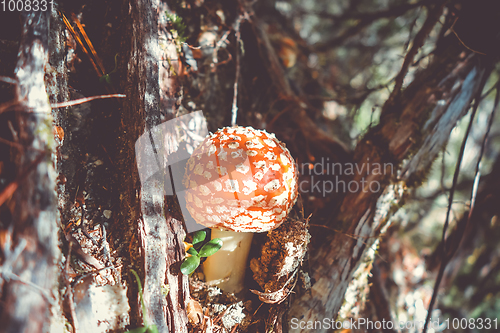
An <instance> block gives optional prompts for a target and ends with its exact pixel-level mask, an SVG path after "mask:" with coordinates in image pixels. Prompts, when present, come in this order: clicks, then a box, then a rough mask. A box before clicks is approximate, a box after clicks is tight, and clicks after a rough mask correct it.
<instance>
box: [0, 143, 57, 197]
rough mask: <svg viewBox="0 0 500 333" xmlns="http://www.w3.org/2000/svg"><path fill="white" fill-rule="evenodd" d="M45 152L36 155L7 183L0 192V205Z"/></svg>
mask: <svg viewBox="0 0 500 333" xmlns="http://www.w3.org/2000/svg"><path fill="white" fill-rule="evenodd" d="M46 156H47V155H46V153H45V152H43V153H41V154H39V155H38V157H37V158H36V159H35V160H34V161H33V162H31V164H30V165H29V166H28V167H27V168H26V170H24V171H22V172H21V173H19V175H18V176H17V177H16V179H15V180H14V181H12V182H11V183H10V184H9V185H7V186H6V187H5V188H4V189H3V191H2V192H0V206H1V205H3V203H4V202H5V201H7V200H8V199H9V198H10V197H11V196H12V194H14V192H15V191H16V190H17V188H18V187H19V184H20V183H21V182H22V181H23V180H24V179H25V178H26V177H27V176H28V175H29V174H30V173H31V172H32V171H33V170H35V168H36V167H37V166H38V164H39V163H40V162H42V160H43V159H44V158H45V157H46Z"/></svg>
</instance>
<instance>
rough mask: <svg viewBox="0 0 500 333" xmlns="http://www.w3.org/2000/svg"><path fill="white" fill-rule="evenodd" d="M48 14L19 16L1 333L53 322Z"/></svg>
mask: <svg viewBox="0 0 500 333" xmlns="http://www.w3.org/2000/svg"><path fill="white" fill-rule="evenodd" d="M49 16H50V13H49V12H37V13H36V12H35V13H33V12H32V13H23V14H22V15H21V17H22V22H23V33H22V40H21V43H20V49H19V54H18V62H17V66H16V71H15V73H16V79H17V81H18V93H19V96H18V97H19V103H18V104H17V105H16V106H15V110H16V111H17V120H18V123H17V125H18V127H17V136H18V138H19V140H18V142H17V143H19V144H20V145H22V146H23V147H24V148H23V149H21V150H18V155H17V157H16V160H17V163H18V165H17V166H18V170H20V172H19V175H21V176H22V177H19V178H17V179H16V182H17V183H18V188H17V191H16V192H15V193H14V196H13V204H14V210H13V216H12V221H13V224H12V225H11V226H10V227H9V228H8V229H6V230H4V231H3V233H4V235H3V236H4V238H3V241H2V246H3V248H2V252H3V256H4V262H3V264H2V271H1V277H2V280H1V283H2V286H1V287H2V290H3V293H2V307H1V317H0V322H2V325H1V327H0V331H2V332H12V333H14V332H16V333H17V332H48V331H49V330H50V329H51V328H53V329H55V330H59V329H61V328H62V327H56V326H53V325H55V320H56V318H57V315H56V313H57V297H55V295H57V291H56V290H55V286H56V282H57V265H56V264H57V260H58V259H59V249H58V244H57V233H56V231H57V227H56V226H57V224H56V222H57V214H56V212H57V206H56V198H55V172H54V167H53V165H52V160H51V158H50V157H51V154H50V153H51V152H52V149H53V148H54V141H53V137H52V119H51V112H50V106H49V104H48V97H47V92H46V90H45V83H44V76H45V72H44V70H45V67H46V66H47V61H48V40H49Z"/></svg>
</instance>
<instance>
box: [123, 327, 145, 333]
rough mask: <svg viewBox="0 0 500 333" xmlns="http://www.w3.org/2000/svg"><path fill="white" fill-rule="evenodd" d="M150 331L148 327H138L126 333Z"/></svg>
mask: <svg viewBox="0 0 500 333" xmlns="http://www.w3.org/2000/svg"><path fill="white" fill-rule="evenodd" d="M147 330H148V328H147V327H137V328H134V329H133V330H130V331H127V332H125V333H145V332H146V331H147Z"/></svg>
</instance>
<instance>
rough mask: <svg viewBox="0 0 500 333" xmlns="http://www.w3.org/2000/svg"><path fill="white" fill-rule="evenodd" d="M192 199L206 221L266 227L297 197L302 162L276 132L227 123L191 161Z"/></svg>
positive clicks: (187, 179)
mask: <svg viewBox="0 0 500 333" xmlns="http://www.w3.org/2000/svg"><path fill="white" fill-rule="evenodd" d="M184 185H185V186H186V188H187V190H186V204H187V209H188V211H189V213H190V214H191V216H193V218H194V219H195V220H196V222H197V223H200V224H202V225H204V226H206V227H210V228H219V229H223V230H231V231H241V232H264V231H269V230H273V229H274V228H276V227H278V226H279V225H280V224H281V223H282V222H283V221H284V220H285V218H286V216H287V215H288V213H289V212H290V210H291V209H292V207H293V205H294V204H295V201H296V200H297V193H298V191H297V167H296V165H295V162H294V160H293V158H292V156H291V155H290V152H289V151H288V149H286V147H285V144H284V143H282V142H280V141H278V139H276V137H275V136H274V134H270V133H267V132H266V131H264V130H256V129H254V128H252V127H225V128H222V129H220V130H218V131H217V132H215V133H213V134H211V135H209V136H208V137H207V138H206V139H205V140H204V141H203V143H201V145H200V146H198V147H197V148H196V149H195V150H194V152H193V154H192V156H191V158H190V159H189V160H188V163H187V166H186V173H185V176H184Z"/></svg>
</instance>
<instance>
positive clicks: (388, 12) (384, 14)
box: [295, 0, 432, 23]
mask: <svg viewBox="0 0 500 333" xmlns="http://www.w3.org/2000/svg"><path fill="white" fill-rule="evenodd" d="M430 3H432V1H430V0H423V1H419V2H416V3H405V4H402V5H399V6H394V7H390V8H387V9H383V10H379V11H376V12H371V13H359V12H352V13H348V14H346V13H342V14H331V13H327V12H316V11H306V10H303V9H297V10H296V11H295V12H297V13H299V14H305V15H314V16H317V17H320V18H326V19H330V20H335V21H339V20H344V21H345V20H352V19H354V20H366V21H369V23H371V22H373V21H375V20H378V19H381V18H389V17H398V16H401V15H403V14H405V13H406V12H407V11H409V10H411V9H413V8H416V7H420V6H424V5H427V4H430Z"/></svg>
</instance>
